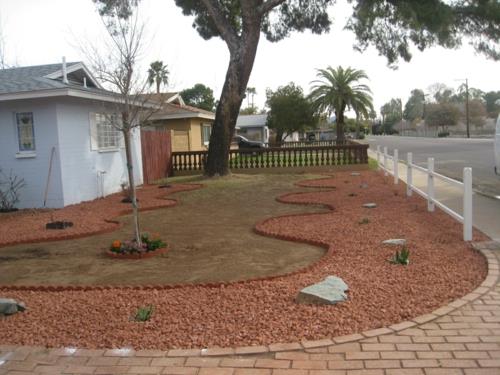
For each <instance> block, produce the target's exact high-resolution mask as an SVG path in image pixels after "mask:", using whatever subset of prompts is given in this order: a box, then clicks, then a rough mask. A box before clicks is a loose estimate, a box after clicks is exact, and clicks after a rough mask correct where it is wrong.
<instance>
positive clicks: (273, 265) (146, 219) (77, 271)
mask: <svg viewBox="0 0 500 375" xmlns="http://www.w3.org/2000/svg"><path fill="white" fill-rule="evenodd" d="M300 178H304V176H269V175H257V176H246V175H235V176H232V177H231V178H223V179H218V180H213V181H207V180H202V179H200V178H188V179H187V180H188V181H193V180H194V181H196V182H203V183H204V184H205V186H204V187H203V188H201V189H198V190H196V191H189V192H184V193H183V192H180V193H175V194H170V193H169V190H171V191H173V192H176V191H178V190H181V189H180V188H179V187H177V188H171V189H158V187H149V188H148V195H149V196H151V197H152V196H153V194H152V192H150V190H152V189H156V194H158V195H165V194H168V197H169V198H176V199H178V200H179V204H177V205H175V206H173V203H175V202H174V201H170V204H169V206H170V207H169V208H162V209H158V210H154V211H147V212H143V213H141V226H142V228H143V230H144V231H148V232H151V233H156V234H158V235H159V236H160V237H161V238H162V239H164V241H165V242H167V243H168V244H169V247H170V250H169V251H168V252H167V253H166V254H163V255H160V256H157V257H154V258H150V259H144V260H116V259H111V258H109V257H107V256H105V255H104V250H105V249H106V248H107V247H109V245H110V244H111V242H112V241H113V240H114V239H120V240H124V239H129V238H131V235H130V230H131V216H130V215H127V216H123V217H120V218H118V220H120V221H121V223H122V224H123V225H122V226H121V227H120V228H119V229H118V230H116V231H113V232H111V233H106V234H101V235H96V236H90V237H85V238H80V239H75V240H67V241H57V242H43V243H35V244H29V245H26V244H22V245H16V246H10V247H4V248H0V284H3V285H6V284H7V285H146V284H149V285H151V284H177V283H200V282H216V281H236V280H245V279H249V278H256V277H262V276H269V275H276V274H283V273H287V272H291V271H294V270H296V269H298V268H302V267H304V266H306V265H308V264H310V263H312V262H314V261H315V260H318V259H319V258H320V257H321V256H322V255H323V254H324V252H325V251H324V249H322V248H318V247H315V246H310V245H306V244H301V243H295V242H285V241H280V240H277V239H273V238H268V237H263V236H259V235H257V234H256V233H254V232H253V227H254V225H255V223H256V222H258V221H260V220H263V219H265V218H268V217H271V216H277V215H283V214H288V213H298V212H314V211H325V210H324V209H321V208H316V209H315V208H314V207H306V206H291V205H284V204H282V203H278V202H277V201H276V199H275V198H276V196H278V195H280V194H282V193H284V192H286V191H290V190H298V188H294V187H293V183H294V182H295V181H298V179H300ZM179 186H181V187H182V186H186V185H179ZM148 195H146V194H141V195H140V198H142V199H141V200H140V202H139V203H143V202H146V203H147V204H148V206H149V205H150V203H149V201H146V199H149V196H148ZM116 198H118V200H117V199H116ZM119 199H120V195H118V197H115V196H112V197H109V199H108V198H106V199H105V200H103V201H102V203H103V207H99V206H98V205H96V207H92V209H91V210H88V209H86V208H80V210H77V207H76V206H73V207H70V210H71V212H70V213H64V212H61V211H64V210H60V211H56V215H57V216H58V217H64V218H66V217H72V216H70V215H72V211H75V210H77V211H82V210H83V211H84V212H86V215H85V216H79V217H76V220H78V222H79V224H84V225H85V223H84V221H85V220H87V219H88V220H89V222H95V221H97V220H99V216H101V215H102V210H103V208H105V207H106V205H107V204H109V203H108V202H106V200H112V201H113V202H114V201H116V202H115V206H116V205H118V207H121V208H122V209H124V208H125V207H127V205H125V204H122V203H119ZM160 202H161V201H160ZM95 203H96V202H91V204H93V205H94V204H95ZM167 203H168V202H167ZM85 205H86V204H83V205H80V206H85ZM172 206H173V207H172ZM95 211H97V212H96V215H94V216H93V214H94V212H95ZM82 222H83V223H82ZM1 223H2V222H1V221H0V226H1V225H2V224H1ZM13 223H15V221H13ZM103 225H108V223H103ZM114 227H116V228H117V227H118V226H117V225H114ZM112 228H113V227H112ZM4 230H7V229H6V228H4ZM45 232H46V231H45V230H44V231H42V232H41V233H42V235H45ZM64 232H65V231H59V233H61V234H63V233H64ZM50 234H52V233H50Z"/></svg>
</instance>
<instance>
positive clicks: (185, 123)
mask: <svg viewBox="0 0 500 375" xmlns="http://www.w3.org/2000/svg"><path fill="white" fill-rule="evenodd" d="M212 122H213V121H211V120H206V119H200V118H184V119H172V120H159V121H155V123H154V126H155V127H156V129H158V130H160V129H165V128H166V129H168V130H171V131H172V151H174V152H177V151H203V150H206V149H207V147H206V146H205V145H204V144H203V142H202V126H203V124H212Z"/></svg>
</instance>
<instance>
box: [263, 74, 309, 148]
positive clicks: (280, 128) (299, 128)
mask: <svg viewBox="0 0 500 375" xmlns="http://www.w3.org/2000/svg"><path fill="white" fill-rule="evenodd" d="M266 98H267V100H266V106H267V107H268V108H269V112H268V115H267V126H268V127H269V128H270V129H274V130H275V131H276V142H277V143H278V144H281V142H282V141H283V139H284V138H286V136H288V135H290V134H292V133H293V132H303V131H305V130H306V129H311V128H315V127H316V126H317V124H318V118H317V116H315V114H314V109H313V107H312V105H311V102H310V101H309V100H308V99H307V98H306V97H304V92H303V91H302V88H301V87H299V86H296V85H295V84H294V83H293V82H290V83H289V84H288V85H286V86H280V87H278V89H277V90H276V91H272V90H269V89H268V90H267V91H266Z"/></svg>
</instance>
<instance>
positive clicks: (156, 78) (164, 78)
mask: <svg viewBox="0 0 500 375" xmlns="http://www.w3.org/2000/svg"><path fill="white" fill-rule="evenodd" d="M169 74H170V72H169V71H168V69H167V65H163V61H154V62H152V63H151V65H150V66H149V69H148V83H149V85H150V86H153V85H154V84H156V93H157V94H159V93H160V87H161V85H162V84H163V85H168V75H169Z"/></svg>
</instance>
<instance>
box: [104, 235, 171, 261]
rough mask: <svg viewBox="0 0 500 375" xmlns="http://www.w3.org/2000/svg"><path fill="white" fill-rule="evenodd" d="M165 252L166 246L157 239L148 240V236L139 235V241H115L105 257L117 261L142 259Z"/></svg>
mask: <svg viewBox="0 0 500 375" xmlns="http://www.w3.org/2000/svg"><path fill="white" fill-rule="evenodd" d="M166 251H167V244H166V243H165V242H163V241H162V240H161V239H159V238H150V237H149V234H147V233H144V234H142V235H141V241H140V242H138V241H136V240H135V239H134V240H131V241H123V242H122V241H120V240H115V241H113V243H112V244H111V246H110V248H109V249H108V250H107V251H106V255H108V256H110V257H112V258H118V259H143V258H151V257H153V256H155V255H159V254H163V253H165V252H166Z"/></svg>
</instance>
